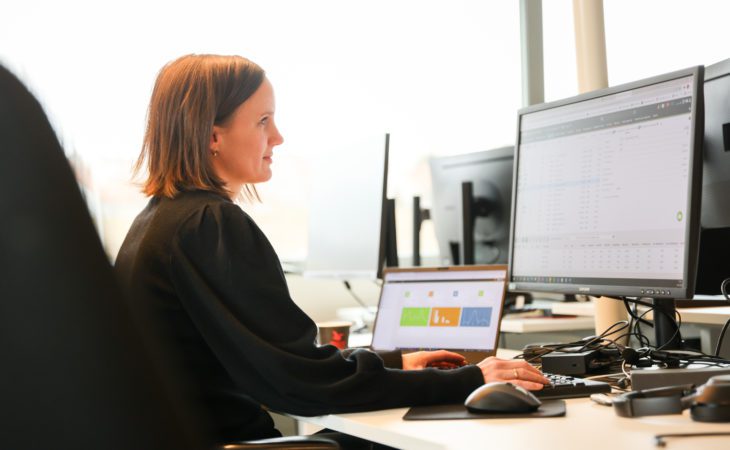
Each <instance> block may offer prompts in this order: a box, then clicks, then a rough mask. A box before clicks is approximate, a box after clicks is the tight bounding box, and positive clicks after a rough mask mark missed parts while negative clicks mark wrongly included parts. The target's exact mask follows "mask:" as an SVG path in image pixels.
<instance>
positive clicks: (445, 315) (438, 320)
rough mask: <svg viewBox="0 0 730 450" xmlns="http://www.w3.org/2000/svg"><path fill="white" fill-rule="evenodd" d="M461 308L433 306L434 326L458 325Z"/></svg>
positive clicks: (432, 319) (432, 317) (432, 323)
mask: <svg viewBox="0 0 730 450" xmlns="http://www.w3.org/2000/svg"><path fill="white" fill-rule="evenodd" d="M460 314H461V308H431V323H430V324H431V326H432V327H458V326H459V315H460Z"/></svg>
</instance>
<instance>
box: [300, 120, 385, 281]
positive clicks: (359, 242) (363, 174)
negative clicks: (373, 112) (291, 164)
mask: <svg viewBox="0 0 730 450" xmlns="http://www.w3.org/2000/svg"><path fill="white" fill-rule="evenodd" d="M389 138H390V137H389V135H387V134H386V135H385V138H383V135H379V136H377V137H376V136H371V137H368V138H363V139H362V140H361V141H358V142H356V143H355V142H353V143H351V144H350V145H349V146H348V147H347V148H343V149H340V151H339V152H330V153H328V154H326V155H324V156H323V157H321V158H319V159H317V160H316V161H314V164H313V167H314V174H313V175H314V176H313V177H312V179H313V180H314V181H313V182H312V194H311V198H310V203H309V233H308V234H309V239H308V250H307V259H306V262H305V268H304V276H307V277H322V278H338V279H345V280H347V279H354V278H364V279H375V278H377V277H378V275H379V274H380V272H381V270H382V266H383V260H384V256H385V245H386V242H385V239H386V223H385V219H386V211H385V208H386V202H385V196H386V190H387V180H388V145H389V141H390V139H389Z"/></svg>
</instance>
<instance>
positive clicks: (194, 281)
mask: <svg viewBox="0 0 730 450" xmlns="http://www.w3.org/2000/svg"><path fill="white" fill-rule="evenodd" d="M117 266H118V268H119V269H120V273H121V274H122V276H123V277H124V278H126V281H127V282H129V283H131V284H132V285H134V287H135V288H136V290H137V292H141V293H142V294H141V295H140V297H144V298H146V301H147V302H149V303H150V304H151V305H153V309H154V310H155V315H156V316H157V317H159V318H160V319H161V320H162V321H164V322H165V328H166V329H167V330H168V331H169V333H171V335H172V336H173V339H174V341H175V342H177V345H178V347H179V348H180V349H181V354H182V355H183V358H185V359H186V361H185V364H186V367H188V368H189V370H192V371H193V372H194V375H195V378H196V380H197V382H198V383H201V384H202V385H204V386H203V390H204V391H205V394H204V397H205V398H206V400H205V401H206V403H207V404H208V406H209V407H211V408H212V409H213V411H212V412H213V415H214V417H215V418H216V420H219V421H226V420H227V418H226V417H225V416H226V413H231V414H234V415H235V416H237V417H238V416H240V411H235V409H236V402H237V401H240V402H241V403H242V405H243V403H245V402H248V403H249V408H250V403H251V400H253V401H254V403H259V404H263V405H266V406H268V407H270V408H272V409H275V410H280V411H284V412H289V413H294V414H300V415H319V414H326V413H334V412H351V411H364V410H373V409H383V408H390V407H399V406H407V405H417V404H435V403H444V402H460V401H463V399H464V398H465V397H466V396H467V395H468V393H469V392H470V391H472V390H473V389H475V388H476V387H477V386H479V385H480V384H481V383H482V382H483V378H482V375H481V371H480V370H479V369H478V368H476V367H473V366H470V367H464V368H461V369H456V370H451V371H439V370H436V369H427V370H421V371H403V370H395V369H388V368H386V367H384V364H383V360H382V359H381V357H379V356H378V355H377V354H375V353H373V352H371V351H368V350H364V349H357V350H355V351H353V352H352V353H351V354H349V355H348V356H345V355H344V354H343V353H342V352H340V351H339V350H338V349H336V348H335V347H333V346H317V345H316V344H315V336H316V326H315V324H314V323H313V322H312V320H311V319H310V318H309V317H308V316H307V315H306V314H304V312H302V310H301V309H299V307H297V305H296V304H295V303H294V301H293V300H292V299H291V297H290V295H289V291H288V288H287V285H286V280H285V278H284V274H283V272H282V270H281V267H280V264H279V260H278V258H277V256H276V253H275V252H274V250H273V248H272V247H271V245H270V243H269V242H268V240H267V239H266V237H265V236H264V234H263V233H262V232H261V230H260V229H259V228H258V227H257V226H256V224H255V223H254V222H253V220H252V219H251V218H250V217H249V216H248V215H246V214H245V213H244V212H243V211H242V210H241V208H239V207H238V206H236V205H235V204H233V203H232V202H230V201H228V200H227V199H224V198H222V197H219V196H217V195H214V194H208V193H186V194H182V195H181V196H179V197H178V198H176V199H174V200H169V199H162V200H159V199H153V200H152V201H151V202H150V205H149V206H148V207H147V209H146V210H145V211H143V213H142V214H140V216H139V217H138V219H137V220H136V221H135V224H134V225H133V226H132V229H131V230H130V233H129V235H128V238H127V240H126V241H125V243H124V245H123V247H122V250H121V251H120V255H119V257H118V261H117ZM210 399H215V400H214V401H211V400H210ZM222 405H225V406H222ZM241 408H243V406H241ZM232 410H233V411H232ZM237 420H238V422H246V420H247V419H245V418H240V417H238V418H237ZM250 425H251V424H250V423H248V424H247V423H240V424H239V426H241V427H243V428H246V427H248V426H250ZM226 426H227V427H231V426H234V425H233V424H228V425H226Z"/></svg>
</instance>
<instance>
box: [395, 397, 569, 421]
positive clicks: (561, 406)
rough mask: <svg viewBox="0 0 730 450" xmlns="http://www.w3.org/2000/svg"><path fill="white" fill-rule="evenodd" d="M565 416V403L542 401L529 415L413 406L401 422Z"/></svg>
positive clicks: (561, 401) (458, 406)
mask: <svg viewBox="0 0 730 450" xmlns="http://www.w3.org/2000/svg"><path fill="white" fill-rule="evenodd" d="M564 415H565V401H563V400H544V401H543V402H542V405H540V407H539V408H538V409H537V411H533V412H529V413H473V412H469V410H468V409H466V406H464V405H461V404H457V405H435V406H414V407H412V408H411V409H409V410H408V412H407V413H406V414H405V415H404V416H403V420H447V419H516V418H520V419H522V418H531V417H562V416H564Z"/></svg>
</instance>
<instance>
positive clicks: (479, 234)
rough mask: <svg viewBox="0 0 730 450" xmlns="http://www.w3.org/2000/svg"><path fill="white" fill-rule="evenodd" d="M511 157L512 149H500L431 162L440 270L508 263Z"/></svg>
mask: <svg viewBox="0 0 730 450" xmlns="http://www.w3.org/2000/svg"><path fill="white" fill-rule="evenodd" d="M513 155H514V147H502V148H497V149H493V150H487V151H481V152H475V153H468V154H463V155H456V156H446V157H439V158H431V160H430V165H431V179H432V186H433V204H432V207H431V211H430V216H431V219H432V220H433V226H434V229H435V231H436V239H437V241H438V244H439V253H440V256H441V261H440V263H441V264H442V265H458V264H463V263H466V264H506V263H507V257H508V251H509V221H510V207H511V204H512V171H513V167H512V163H513ZM464 183H470V185H467V186H465V185H464ZM469 186H470V190H471V192H469V189H466V190H465V187H467V188H469ZM465 213H466V214H465ZM465 216H466V219H465ZM469 218H471V220H469ZM465 220H466V221H467V223H465ZM465 225H466V227H465ZM465 233H466V239H465ZM469 238H471V241H470V239H469ZM465 243H466V245H465Z"/></svg>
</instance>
